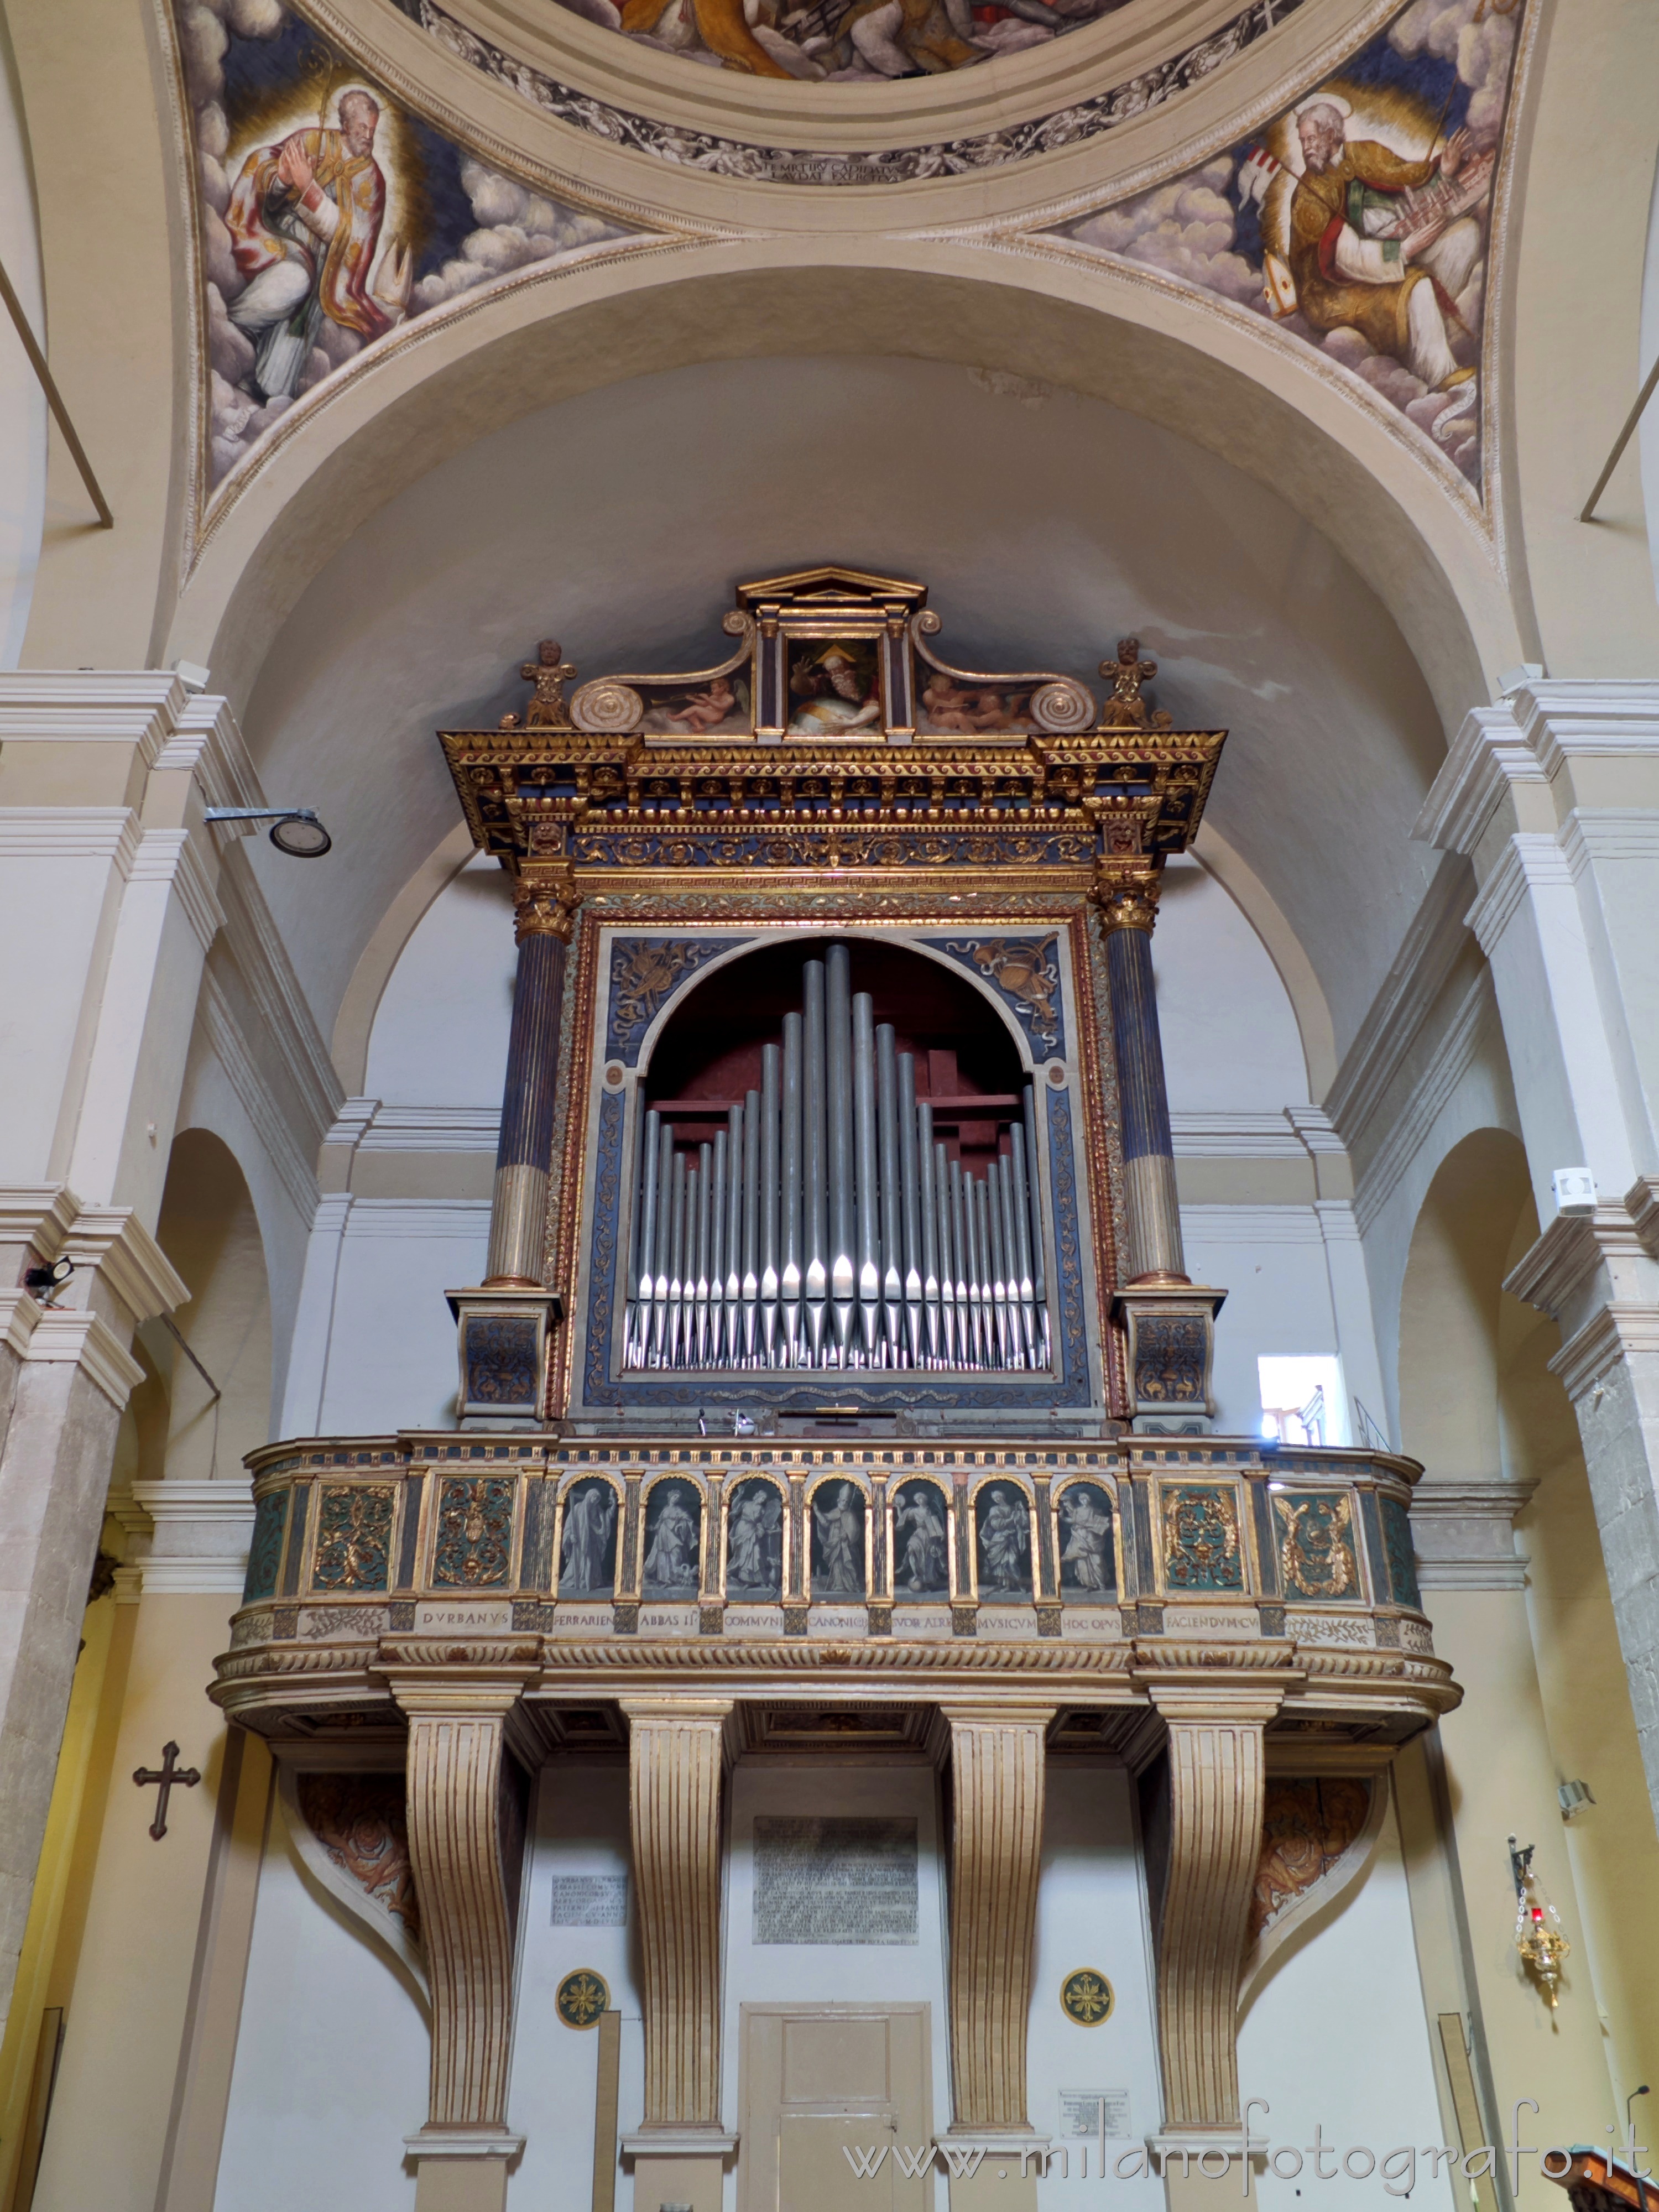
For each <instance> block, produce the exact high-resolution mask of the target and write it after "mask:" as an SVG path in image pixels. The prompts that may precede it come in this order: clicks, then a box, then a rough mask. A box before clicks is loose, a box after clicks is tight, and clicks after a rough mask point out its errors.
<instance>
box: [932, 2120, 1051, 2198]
mask: <svg viewBox="0 0 1659 2212" xmlns="http://www.w3.org/2000/svg"><path fill="white" fill-rule="evenodd" d="M958 2140H960V2142H961V2143H962V2147H963V2150H964V2151H973V2150H978V2149H980V2148H981V2147H982V2148H983V2149H984V2152H985V2155H984V2157H983V2158H982V2159H981V2160H980V2161H979V2163H978V2165H977V2166H975V2169H974V2171H973V2172H972V2173H971V2174H967V2173H964V2174H955V2173H953V2174H952V2175H951V2182H950V2200H951V2212H1036V2202H1037V2180H1038V2178H1039V2176H1040V2174H1041V2172H1042V2157H1041V2155H1040V2154H1041V2153H1042V2152H1044V2151H1046V2150H1047V2149H1048V2143H1047V2142H1046V2141H1045V2139H1044V2138H1043V2137H1042V2136H1039V2135H1038V2133H1037V2132H1036V2129H1035V2128H1012V2129H1000V2128H960V2129H958V2128H948V2129H947V2130H945V2134H944V2135H943V2136H941V2137H940V2141H941V2142H943V2143H945V2145H946V2146H947V2160H946V2162H947V2163H949V2147H951V2146H952V2145H954V2143H955V2142H957V2141H958Z"/></svg>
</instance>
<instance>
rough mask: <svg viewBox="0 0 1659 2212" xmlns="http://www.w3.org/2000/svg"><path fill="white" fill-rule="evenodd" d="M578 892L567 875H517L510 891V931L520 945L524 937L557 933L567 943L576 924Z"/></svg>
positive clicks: (578, 902) (546, 935) (550, 935)
mask: <svg viewBox="0 0 1659 2212" xmlns="http://www.w3.org/2000/svg"><path fill="white" fill-rule="evenodd" d="M581 902H582V898H581V893H580V891H579V890H577V889H576V887H575V885H574V884H573V883H572V881H571V880H570V878H569V877H568V875H567V876H562V877H557V878H548V877H544V876H535V877H532V876H520V878H519V880H518V882H517V884H515V885H514V886H513V939H514V941H515V943H517V944H520V945H522V944H523V943H524V941H525V939H526V937H557V938H562V939H563V940H564V942H565V943H566V944H567V945H568V943H569V942H570V937H571V933H572V932H573V930H574V928H575V927H576V909H577V908H579V907H580V904H581Z"/></svg>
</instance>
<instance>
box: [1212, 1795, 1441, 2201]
mask: <svg viewBox="0 0 1659 2212" xmlns="http://www.w3.org/2000/svg"><path fill="white" fill-rule="evenodd" d="M1329 1911H1330V1917H1328V1918H1321V1919H1319V1920H1317V1921H1316V1923H1315V1925H1314V1927H1313V1929H1312V1931H1311V1932H1310V1934H1308V1935H1307V1936H1305V1937H1298V1936H1292V1938H1291V1941H1290V1942H1288V1943H1287V1944H1286V1945H1285V1949H1284V1951H1283V1952H1281V1953H1280V1954H1279V1957H1278V1958H1277V1959H1276V1960H1274V1961H1273V1966H1272V1967H1271V1968H1270V1970H1269V1973H1268V1976H1267V1980H1266V1981H1265V1982H1264V1983H1262V1984H1259V1985H1258V1987H1257V1989H1256V1990H1255V1995H1254V1996H1252V1997H1251V1999H1250V2002H1249V2007H1248V2008H1247V2009H1246V2011H1245V2014H1244V2016H1243V2021H1242V2022H1241V2023H1240V2027H1239V2036H1238V2075H1239V2086H1240V2093H1241V2094H1242V2095H1243V2096H1244V2097H1263V2098H1266V2100H1267V2103H1268V2105H1269V2106H1270V2108H1271V2109H1270V2110H1269V2111H1268V2112H1266V2113H1265V2114H1264V2113H1262V2112H1255V2113H1253V2114H1252V2115H1251V2118H1250V2125H1251V2132H1252V2134H1254V2135H1256V2136H1266V2137H1267V2140H1268V2142H1270V2143H1271V2144H1273V2146H1274V2147H1275V2148H1277V2147H1278V2146H1279V2145H1281V2144H1283V2145H1288V2146H1292V2147H1294V2148H1297V2149H1299V2150H1302V2151H1304V2153H1305V2152H1306V2150H1307V2148H1308V2147H1309V2146H1310V2144H1311V2143H1312V2142H1313V2140H1314V2134H1313V2131H1314V2128H1315V2126H1316V2124H1317V2125H1318V2126H1319V2127H1320V2128H1321V2129H1322V2131H1323V2139H1324V2141H1325V2142H1327V2143H1334V2144H1335V2145H1336V2146H1337V2147H1338V2149H1339V2151H1343V2150H1346V2149H1348V2148H1351V2147H1353V2146H1358V2145H1359V2144H1364V2146H1365V2147H1366V2148H1369V2149H1370V2150H1371V2151H1372V2152H1373V2153H1374V2154H1376V2159H1377V2161H1378V2163H1379V2164H1380V2163H1381V2161H1382V2160H1383V2157H1384V2156H1385V2155H1386V2154H1387V2153H1388V2152H1389V2151H1390V2150H1392V2149H1394V2148H1395V2147H1396V2146H1397V2145H1402V2144H1411V2145H1413V2147H1414V2148H1416V2149H1417V2150H1418V2151H1419V2153H1420V2152H1421V2151H1422V2149H1423V2148H1424V2146H1425V2144H1438V2143H1441V2142H1443V2141H1444V2136H1443V2133H1442V2124H1441V2118H1440V2108H1439V2105H1438V2102H1437V2098H1436V2094H1435V2085H1434V2068H1433V2063H1432V2061H1431V2057H1430V2055H1429V2029H1428V2019H1427V2014H1426V2012H1425V2006H1424V2001H1423V1990H1422V1985H1421V1983H1420V1981H1419V1978H1418V1972H1417V1952H1416V1948H1415V1945H1414V1942H1413V1934H1412V1917H1411V1904H1410V1899H1409V1898H1408V1896H1407V1889H1406V1870H1405V1866H1404V1863H1403V1862H1402V1860H1401V1851H1400V1842H1399V1836H1398V1832H1397V1830H1396V1828H1395V1820H1394V1814H1393V1810H1392V1808H1390V1810H1389V1815H1388V1818H1387V1820H1386V1821H1385V1822H1384V1825H1383V1835H1382V1838H1381V1839H1380V1841H1379V1843H1378V1845H1377V1850H1376V1857H1375V1858H1373V1860H1372V1861H1371V1863H1370V1867H1369V1868H1368V1869H1367V1870H1366V1872H1365V1874H1364V1875H1363V1876H1362V1877H1361V1879H1360V1880H1359V1881H1358V1882H1357V1883H1356V1884H1355V1885H1354V1887H1352V1889H1350V1890H1348V1891H1347V1892H1346V1893H1345V1894H1344V1896H1343V1897H1341V1898H1340V1899H1338V1900H1337V1902H1336V1904H1335V1905H1334V1907H1332V1908H1330V1909H1329ZM1284 2163H1285V2166H1286V2167H1289V2166H1291V2160H1290V2159H1289V2158H1288V2157H1287V2158H1286V2159H1285V2161H1284ZM1334 2163H1335V2161H1334V2160H1330V2159H1327V2160H1324V2164H1325V2166H1326V2168H1327V2170H1328V2169H1329V2168H1330V2167H1331V2166H1333V2165H1334ZM1354 2163H1355V2165H1356V2166H1363V2165H1364V2160H1360V2159H1356V2160H1355V2161H1354ZM1396 2186H1397V2187H1403V2184H1397V2185H1396ZM1256 2194H1257V2198H1258V2201H1259V2203H1260V2204H1261V2212H1383V2208H1384V2207H1385V2206H1387V2205H1389V2204H1390V2203H1399V2202H1401V2198H1400V2197H1389V2195H1388V2193H1387V2191H1386V2190H1385V2187H1384V2185H1383V2181H1382V2180H1381V2179H1380V2178H1379V2177H1378V2176H1376V2175H1375V2174H1373V2175H1372V2176H1371V2177H1370V2179H1364V2180H1361V2179H1349V2178H1347V2177H1346V2175H1340V2174H1339V2175H1338V2176H1337V2177H1336V2178H1335V2179H1328V2180H1325V2181H1317V2180H1316V2179H1314V2176H1313V2160H1311V2158H1308V2159H1305V2160H1304V2170H1303V2172H1302V2173H1301V2175H1300V2176H1299V2177H1297V2178H1296V2179H1279V2178H1278V2177H1277V2176H1276V2175H1274V2174H1273V2173H1271V2172H1270V2173H1267V2174H1259V2175H1258V2178H1257V2181H1256ZM1221 2201H1222V2193H1221V2192H1220V2191H1218V2194H1217V2204H1218V2212H1219V2207H1220V2203H1221ZM1411 2203H1412V2204H1413V2207H1414V2208H1415V2209H1416V2212H1463V2206H1464V2205H1465V2204H1466V2203H1467V2199H1464V2200H1462V2203H1460V2201H1459V2199H1458V2198H1457V2197H1455V2194H1454V2191H1453V2189H1452V2185H1451V2183H1450V2181H1449V2178H1448V2177H1447V2175H1446V2173H1445V2171H1444V2169H1442V2173H1441V2178H1440V2179H1439V2181H1438V2182H1433V2181H1431V2179H1430V2178H1429V2170H1428V2165H1427V2162H1426V2161H1425V2160H1419V2172H1418V2179H1417V2186H1416V2188H1415V2189H1414V2190H1413V2192H1412V2196H1411Z"/></svg>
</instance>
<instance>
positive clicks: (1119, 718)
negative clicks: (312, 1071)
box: [1099, 637, 1170, 730]
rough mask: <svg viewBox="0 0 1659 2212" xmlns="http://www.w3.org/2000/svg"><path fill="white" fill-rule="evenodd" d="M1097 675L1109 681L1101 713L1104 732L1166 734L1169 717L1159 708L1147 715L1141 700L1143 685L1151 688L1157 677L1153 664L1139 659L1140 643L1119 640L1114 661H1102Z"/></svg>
mask: <svg viewBox="0 0 1659 2212" xmlns="http://www.w3.org/2000/svg"><path fill="white" fill-rule="evenodd" d="M1100 672H1101V674H1102V675H1103V676H1104V677H1107V678H1109V679H1110V681H1111V686H1112V689H1111V691H1110V693H1109V696H1108V698H1107V701H1106V703H1105V705H1104V706H1103V708H1101V710H1100V725H1099V726H1100V727H1101V728H1102V729H1103V730H1146V729H1152V730H1167V729H1168V728H1169V726H1170V717H1169V716H1168V714H1165V713H1164V710H1163V708H1158V709H1157V710H1156V712H1152V711H1150V710H1149V709H1148V707H1147V703H1146V700H1145V699H1143V698H1142V697H1141V696H1140V687H1141V685H1142V684H1150V683H1151V682H1152V678H1153V677H1154V676H1156V675H1157V673H1158V663H1157V661H1155V660H1143V659H1141V657H1140V640H1139V638H1138V637H1124V638H1120V639H1119V640H1118V647H1117V659H1115V660H1103V661H1102V662H1101V664H1100Z"/></svg>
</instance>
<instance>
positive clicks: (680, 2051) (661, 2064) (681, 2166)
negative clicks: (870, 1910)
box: [621, 1697, 737, 2212]
mask: <svg viewBox="0 0 1659 2212" xmlns="http://www.w3.org/2000/svg"><path fill="white" fill-rule="evenodd" d="M621 1703H622V1709H623V1712H624V1713H625V1714H626V1715H627V1717H628V1724H629V1742H630V1764H631V1775H630V1787H629V1800H630V1810H631V1820H632V1830H633V1846H634V1887H635V1897H636V1899H637V1900H638V1905H639V1915H640V1948H641V1952H642V1954H643V1965H644V1970H645V1971H644V2006H645V2121H644V2124H643V2126H642V2127H641V2130H640V2131H639V2133H638V2134H637V2135H634V2136H626V2137H625V2138H624V2139H623V2151H624V2153H625V2154H628V2155H629V2156H631V2157H632V2158H633V2160H634V2162H635V2198H636V2200H637V2201H638V2202H639V2203H642V2204H643V2203H651V2204H654V2203H658V2202H659V2200H661V2199H662V2197H664V2194H665V2192H667V2193H669V2194H670V2195H671V2196H672V2197H674V2199H675V2201H678V2202H682V2203H690V2204H692V2205H693V2206H694V2207H695V2212H720V2180H721V2170H722V2164H723V2161H724V2160H726V2158H727V2157H728V2156H729V2155H730V2154H731V2153H732V2151H733V2150H734V2149H735V2148H736V2147H737V2138H736V2137H735V2136H732V2135H728V2134H726V2132H725V2130H723V2129H722V2127H721V2124H720V1784H721V1778H722V1774H723V1771H724V1767H725V1759H726V1723H727V1722H728V1721H729V1720H730V1718H731V1716H732V1710H733V1706H732V1700H731V1699H729V1698H698V1697H678V1698H672V1699H650V1698H624V1699H622V1701H621Z"/></svg>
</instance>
